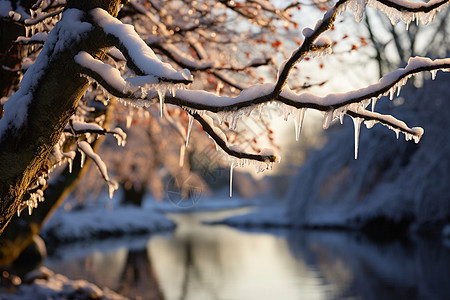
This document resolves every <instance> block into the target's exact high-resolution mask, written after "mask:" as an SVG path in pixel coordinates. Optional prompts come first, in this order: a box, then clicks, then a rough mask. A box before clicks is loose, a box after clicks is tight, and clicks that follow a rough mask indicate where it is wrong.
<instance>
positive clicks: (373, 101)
mask: <svg viewBox="0 0 450 300" xmlns="http://www.w3.org/2000/svg"><path fill="white" fill-rule="evenodd" d="M377 100H378V99H377V98H376V97H372V112H374V110H375V104H376V103H377Z"/></svg>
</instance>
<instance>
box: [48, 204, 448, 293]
mask: <svg viewBox="0 0 450 300" xmlns="http://www.w3.org/2000/svg"><path fill="white" fill-rule="evenodd" d="M223 216H224V215H223V213H221V214H217V213H213V214H212V213H203V214H186V215H172V216H171V217H172V218H174V219H175V221H176V222H177V223H178V224H179V226H178V228H177V230H176V231H175V232H174V233H173V234H172V235H165V236H154V237H152V238H150V239H149V240H146V242H145V243H142V241H141V242H138V243H136V242H127V243H128V244H129V245H130V247H131V249H127V248H126V247H124V246H121V247H115V248H114V247H110V248H109V250H104V251H98V250H96V251H94V252H92V253H90V254H88V255H85V256H80V255H79V256H76V255H66V256H65V257H62V258H60V259H55V258H53V259H50V260H49V261H48V263H47V265H49V266H50V267H51V268H52V269H54V270H55V271H57V272H61V273H63V274H66V275H67V276H69V277H71V278H85V279H87V280H90V281H92V282H94V283H96V284H98V285H101V286H107V287H109V288H111V289H113V290H115V291H117V292H120V293H122V294H124V295H126V296H128V297H130V298H132V299H163V298H164V299H169V300H170V299H177V300H178V299H196V300H197V299H198V300H200V299H208V300H209V299H449V296H450V253H449V249H448V248H446V247H444V246H443V245H442V243H441V241H440V240H424V239H414V240H403V241H392V242H384V243H380V242H376V241H374V240H371V239H369V238H367V237H365V236H362V235H357V234H349V233H344V232H331V231H325V232H318V231H285V230H279V231H277V232H275V233H276V234H271V233H266V232H260V233H255V232H253V233H249V232H242V231H238V230H236V229H233V228H228V227H226V226H207V225H202V223H201V222H202V221H203V220H207V219H209V220H211V219H218V218H221V217H223ZM139 245H142V247H140V246H139ZM143 245H145V247H143ZM97 248H98V249H100V248H102V249H108V247H106V246H102V247H97ZM66 253H70V251H69V250H67V251H66Z"/></svg>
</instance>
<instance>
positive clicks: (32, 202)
mask: <svg viewBox="0 0 450 300" xmlns="http://www.w3.org/2000/svg"><path fill="white" fill-rule="evenodd" d="M46 182H47V179H46V178H45V175H42V176H39V178H38V179H37V182H36V186H34V187H32V188H35V187H38V186H39V185H40V186H45V184H46ZM29 195H30V198H29V199H28V200H26V201H23V202H21V203H20V204H19V207H18V208H17V215H18V216H19V217H20V213H21V212H22V211H23V210H24V209H25V208H28V214H30V215H31V213H32V212H33V209H34V208H37V207H38V203H39V202H42V201H44V192H43V191H42V190H41V189H36V191H34V192H33V193H30V194H29Z"/></svg>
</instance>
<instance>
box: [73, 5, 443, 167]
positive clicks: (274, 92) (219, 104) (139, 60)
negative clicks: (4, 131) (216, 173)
mask: <svg viewBox="0 0 450 300" xmlns="http://www.w3.org/2000/svg"><path fill="white" fill-rule="evenodd" d="M374 3H382V5H385V4H386V3H387V4H386V6H387V7H389V8H390V9H392V10H393V11H395V12H396V13H395V15H394V14H392V13H391V12H392V11H391V10H389V11H386V9H384V8H383V7H381V6H376V4H374ZM392 3H394V4H392ZM447 3H448V1H431V2H430V3H428V4H414V3H412V2H408V1H403V0H393V1H385V0H382V1H376V0H368V1H367V0H341V1H339V2H337V3H336V5H335V6H334V7H333V8H331V9H330V10H329V11H327V12H326V13H325V15H324V17H323V18H322V20H320V21H319V22H317V24H316V26H315V28H314V29H309V28H305V29H304V30H303V34H304V36H305V39H304V41H303V43H302V44H301V45H300V47H299V48H298V49H297V50H295V51H294V52H293V54H292V55H291V57H290V58H289V59H288V60H287V61H286V62H285V63H283V64H282V66H281V67H280V68H279V72H278V78H277V81H276V82H275V84H262V85H254V86H251V87H249V88H246V89H244V90H243V91H242V92H241V94H239V95H238V96H236V97H224V96H218V95H215V94H212V93H209V92H206V91H195V90H178V91H177V92H176V94H175V89H174V88H173V89H171V92H170V93H167V91H168V89H166V88H164V87H163V88H161V86H160V85H158V83H159V81H166V82H171V83H184V84H186V83H189V82H191V76H190V73H189V71H188V70H186V69H185V70H183V71H181V72H177V71H176V70H175V69H173V68H172V67H171V66H170V65H169V64H166V63H163V62H161V61H160V60H159V59H158V58H157V57H156V55H155V53H154V52H153V50H152V49H151V48H150V47H149V46H148V45H147V44H145V42H144V41H143V40H142V39H141V38H140V37H139V36H138V35H137V33H136V32H135V31H134V29H133V27H132V26H130V25H125V24H122V23H121V22H120V21H118V20H117V19H115V18H113V17H111V16H110V15H109V14H108V13H106V12H105V11H103V10H101V9H94V10H93V11H91V12H90V15H91V17H92V19H93V21H94V22H95V23H96V24H97V25H98V26H100V27H101V28H102V29H103V30H104V32H105V33H106V34H107V37H109V38H111V39H112V45H113V46H116V47H117V48H118V49H119V50H121V52H122V53H123V54H124V56H125V57H126V58H127V60H128V65H129V66H131V68H132V69H133V70H134V71H135V72H136V74H137V75H143V76H138V77H132V78H127V79H123V78H122V76H121V75H120V72H119V71H118V70H117V69H115V68H113V67H112V66H110V65H107V64H104V63H102V62H100V61H99V60H95V59H94V58H93V57H92V56H90V55H89V54H87V53H85V52H80V53H79V54H78V55H77V56H76V57H75V60H76V62H77V63H78V64H79V65H80V66H82V67H83V70H82V71H81V73H83V74H84V75H87V76H89V77H91V78H93V79H94V80H96V81H97V82H98V83H99V84H100V85H101V86H103V88H105V89H106V90H107V91H108V92H109V93H110V94H112V95H114V96H115V97H118V98H123V99H127V100H129V101H131V102H132V103H133V104H135V105H139V106H143V105H144V106H148V105H151V104H153V103H155V99H157V98H159V99H160V103H161V115H162V114H163V105H162V104H163V100H162V99H165V101H166V103H170V104H175V105H178V106H180V107H183V108H184V109H185V110H187V111H188V112H189V113H190V114H191V115H192V116H193V117H194V118H195V119H196V120H197V121H198V122H199V123H200V124H201V125H202V126H203V128H204V130H205V131H206V132H207V133H208V134H209V135H210V136H211V137H212V138H213V139H214V140H215V141H216V143H217V145H218V146H219V147H221V148H222V149H223V150H224V151H225V152H227V153H228V154H230V155H231V156H234V157H237V158H239V159H251V160H256V161H262V162H264V161H269V162H273V161H276V160H277V159H276V158H275V156H273V157H263V156H262V155H258V154H247V153H244V152H243V151H236V150H235V149H232V146H228V145H227V142H226V138H225V139H224V138H222V137H221V136H220V134H218V133H217V132H216V131H215V130H214V128H213V127H211V126H210V124H208V122H207V121H206V120H205V119H204V117H203V116H202V113H201V112H199V111H203V110H206V111H211V112H214V113H219V112H225V113H226V114H228V116H229V117H230V118H232V119H233V120H232V122H231V123H235V121H234V120H235V119H237V118H238V117H239V116H241V115H243V114H245V113H246V112H247V111H250V112H251V111H252V110H253V109H255V108H256V107H257V106H258V105H263V104H265V103H268V102H271V101H278V102H281V103H283V104H285V105H287V106H289V107H291V108H290V109H287V115H289V114H292V115H293V116H297V115H298V116H299V115H303V113H302V114H299V113H298V111H297V110H298V109H301V110H302V112H304V109H306V108H312V109H316V110H319V111H322V112H324V114H325V121H324V128H326V127H328V125H329V123H330V122H331V121H333V120H334V119H336V118H340V119H342V117H343V115H344V114H348V115H350V116H351V117H352V118H353V119H354V120H356V121H357V122H356V121H355V129H356V123H358V128H359V124H360V123H361V122H363V121H366V122H367V123H369V124H370V125H373V124H374V123H376V122H379V123H382V124H384V125H386V126H387V127H389V128H390V129H392V130H394V131H396V132H400V131H401V132H404V133H405V135H406V137H407V139H414V140H415V141H416V142H417V141H418V140H419V139H420V137H421V135H422V133H423V130H422V129H421V128H409V127H408V126H406V124H405V123H403V122H401V121H399V120H396V119H395V118H394V117H392V116H385V115H381V114H377V113H373V112H369V111H366V110H365V108H366V107H367V106H368V104H369V103H370V101H372V103H373V104H372V107H373V106H374V105H375V102H376V100H377V99H378V98H380V97H381V96H383V95H387V94H391V98H392V97H393V94H394V93H395V91H396V90H397V89H398V92H399V91H400V87H401V86H403V85H404V84H405V83H406V81H407V79H408V78H409V77H411V76H412V75H414V74H416V73H418V72H422V71H430V72H432V74H433V77H434V76H435V73H436V72H437V71H438V70H444V71H447V70H448V69H450V59H440V60H435V61H431V60H430V59H426V58H413V59H411V60H410V61H409V63H408V65H407V66H406V67H405V68H403V69H399V70H396V71H394V72H392V73H391V74H388V75H387V76H384V77H383V78H381V79H380V81H379V82H378V83H377V84H374V85H371V86H368V87H366V88H363V89H359V90H355V91H350V92H347V93H340V94H329V95H327V96H325V97H319V96H316V95H313V94H310V93H301V94H296V93H294V92H293V91H291V90H290V89H289V87H285V84H286V82H287V79H288V77H289V73H290V71H291V70H292V68H293V67H294V66H295V64H297V62H299V61H300V60H301V59H302V58H303V57H305V56H306V55H311V54H312V55H315V54H318V53H319V54H320V53H327V52H330V50H331V49H330V45H331V41H330V40H329V39H328V38H326V37H320V36H321V35H322V33H324V32H325V31H327V30H329V29H330V28H331V27H332V25H333V23H334V22H335V19H336V17H337V15H338V14H339V13H341V12H342V11H344V10H345V8H346V7H347V6H349V7H350V8H352V9H353V10H354V11H355V16H356V19H357V20H359V19H360V17H361V14H363V13H364V10H365V7H366V5H372V6H374V7H375V8H377V9H380V10H382V11H384V12H385V13H387V14H388V16H389V17H392V16H395V17H398V16H400V18H401V19H402V20H406V22H407V21H408V20H407V19H405V18H404V17H402V16H404V15H405V14H408V15H409V16H412V17H411V18H421V20H422V21H423V20H424V19H423V18H425V15H426V16H427V18H428V17H429V16H430V15H432V16H434V14H435V13H436V11H439V10H440V9H441V8H442V7H443V6H445V5H447ZM391 4H392V5H391ZM379 5H381V4H379ZM418 13H421V14H420V15H417V14H418ZM391 20H392V19H391ZM170 47H171V48H167V46H164V47H163V46H160V47H159V48H160V50H163V52H166V54H168V55H170V56H171V57H172V59H174V60H175V61H179V62H180V65H183V66H187V67H188V68H192V69H205V68H211V67H212V66H213V65H212V64H211V63H210V62H207V61H205V60H204V61H202V62H201V63H200V64H199V63H197V62H194V61H193V59H191V58H190V57H188V56H186V55H185V54H184V53H181V51H179V49H176V48H175V46H170ZM193 62H194V63H193ZM243 110H244V111H246V112H242V111H243ZM297 123H299V124H297V125H298V126H301V124H300V123H301V122H300V121H299V120H297ZM358 130H359V129H358Z"/></svg>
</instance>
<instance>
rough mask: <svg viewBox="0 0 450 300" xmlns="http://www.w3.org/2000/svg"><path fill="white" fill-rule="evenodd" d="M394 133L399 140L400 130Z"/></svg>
mask: <svg viewBox="0 0 450 300" xmlns="http://www.w3.org/2000/svg"><path fill="white" fill-rule="evenodd" d="M394 132H395V136H396V137H397V140H398V138H399V135H400V130H398V129H394Z"/></svg>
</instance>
